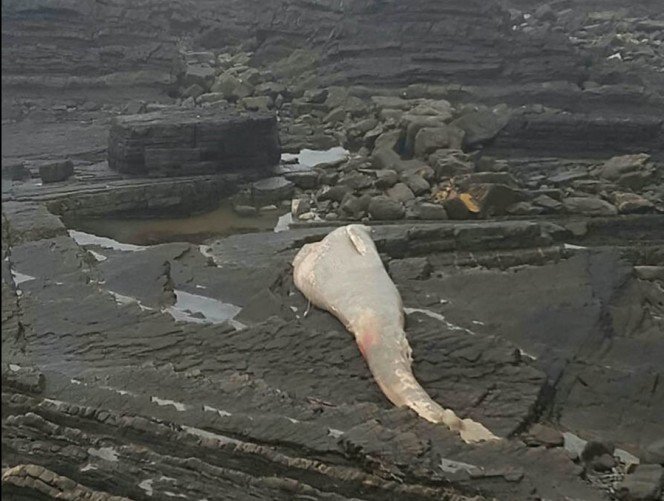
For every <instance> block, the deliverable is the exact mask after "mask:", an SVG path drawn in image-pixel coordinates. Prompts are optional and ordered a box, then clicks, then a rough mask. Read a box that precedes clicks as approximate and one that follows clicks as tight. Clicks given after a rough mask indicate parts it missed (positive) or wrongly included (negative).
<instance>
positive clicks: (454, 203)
mask: <svg viewBox="0 0 664 501" xmlns="http://www.w3.org/2000/svg"><path fill="white" fill-rule="evenodd" d="M462 195H465V197H463V196H462ZM468 197H470V195H468V194H467V193H462V194H461V195H459V194H456V193H455V194H452V195H451V196H449V197H448V198H446V199H445V201H444V202H443V207H444V208H445V212H446V213H447V216H448V217H449V218H450V219H470V218H471V217H474V215H475V214H476V213H477V212H479V210H478V209H477V207H476V206H474V205H473V204H469V203H468V202H469V200H468ZM464 198H465V199H464ZM471 209H472V210H471Z"/></svg>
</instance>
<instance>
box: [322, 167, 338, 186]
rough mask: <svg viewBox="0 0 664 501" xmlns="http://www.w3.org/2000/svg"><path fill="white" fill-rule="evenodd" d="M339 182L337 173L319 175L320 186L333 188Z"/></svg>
mask: <svg viewBox="0 0 664 501" xmlns="http://www.w3.org/2000/svg"><path fill="white" fill-rule="evenodd" d="M337 181H339V173H338V172H337V171H331V172H323V173H322V174H321V175H320V182H321V184H326V185H328V186H333V185H335V184H337Z"/></svg>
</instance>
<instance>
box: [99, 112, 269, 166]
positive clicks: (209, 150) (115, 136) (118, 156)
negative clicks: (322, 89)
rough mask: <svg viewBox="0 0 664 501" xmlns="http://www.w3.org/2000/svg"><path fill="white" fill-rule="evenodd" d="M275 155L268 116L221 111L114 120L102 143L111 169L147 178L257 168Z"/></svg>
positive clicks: (149, 114)
mask: <svg viewBox="0 0 664 501" xmlns="http://www.w3.org/2000/svg"><path fill="white" fill-rule="evenodd" d="M280 156H281V151H280V146H279V138H278V135H277V129H276V120H275V117H274V116H273V115H269V114H261V113H237V112H234V111H230V110H224V109H221V110H195V111H171V112H153V113H146V114H142V115H130V116H125V117H119V118H115V119H113V122H112V124H111V130H110V134H109V143H108V161H109V165H110V166H111V168H113V169H115V170H118V171H120V172H124V173H129V174H142V175H153V176H164V175H166V176H172V175H176V176H177V175H187V174H191V173H201V169H203V173H214V172H228V171H237V170H241V169H257V170H261V169H266V168H268V167H270V166H273V165H276V164H277V163H278V162H279V159H280Z"/></svg>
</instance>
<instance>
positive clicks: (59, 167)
mask: <svg viewBox="0 0 664 501" xmlns="http://www.w3.org/2000/svg"><path fill="white" fill-rule="evenodd" d="M72 175H74V164H73V163H72V161H71V160H61V161H58V162H49V163H46V164H42V165H40V166H39V177H40V178H41V180H42V182H44V183H59V182H62V181H66V180H67V179H69V178H70V177H71V176H72Z"/></svg>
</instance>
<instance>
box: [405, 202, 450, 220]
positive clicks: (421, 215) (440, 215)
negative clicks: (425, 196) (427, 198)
mask: <svg viewBox="0 0 664 501" xmlns="http://www.w3.org/2000/svg"><path fill="white" fill-rule="evenodd" d="M413 211H414V213H415V218H416V219H424V220H436V221H440V220H443V219H447V211H446V210H445V207H443V206H442V205H440V204H434V203H430V202H423V203H421V204H416V205H415V206H414V207H413Z"/></svg>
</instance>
